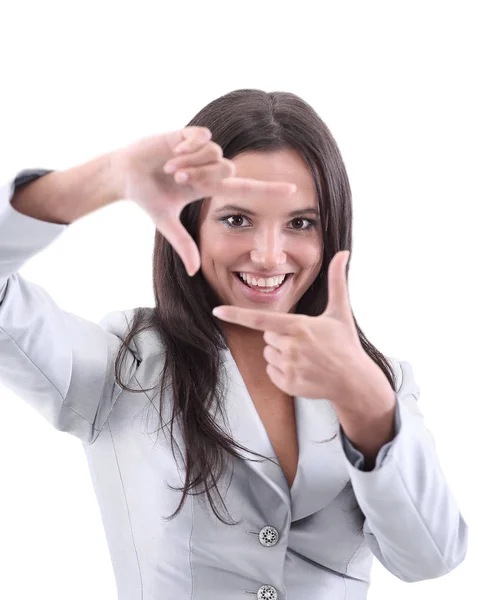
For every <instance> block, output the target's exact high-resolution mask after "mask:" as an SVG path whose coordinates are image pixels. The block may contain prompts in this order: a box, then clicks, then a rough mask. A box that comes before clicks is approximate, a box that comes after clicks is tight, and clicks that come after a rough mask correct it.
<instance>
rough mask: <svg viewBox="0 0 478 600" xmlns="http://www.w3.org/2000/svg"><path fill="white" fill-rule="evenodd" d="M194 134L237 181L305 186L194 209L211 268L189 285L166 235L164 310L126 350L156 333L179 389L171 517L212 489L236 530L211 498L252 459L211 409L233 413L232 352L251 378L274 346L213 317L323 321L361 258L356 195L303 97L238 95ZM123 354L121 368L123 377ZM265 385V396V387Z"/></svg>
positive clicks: (159, 285)
mask: <svg viewBox="0 0 478 600" xmlns="http://www.w3.org/2000/svg"><path fill="white" fill-rule="evenodd" d="M188 126H199V127H207V128H208V129H209V130H210V131H211V139H212V140H213V141H214V142H216V143H217V144H218V145H219V146H220V147H221V148H222V151H223V155H224V157H225V158H227V159H230V160H232V162H233V164H234V166H235V171H236V173H235V174H236V175H237V176H239V177H242V178H245V179H255V180H263V181H271V182H272V181H287V182H290V183H294V184H296V186H297V190H296V192H295V193H294V194H292V195H290V196H286V197H279V196H277V197H276V198H275V199H267V200H265V199H264V200H263V201H262V202H254V201H251V200H250V199H241V200H240V201H237V200H236V201H233V202H231V198H229V197H227V196H226V195H214V196H208V197H205V198H203V199H201V200H199V201H197V202H193V203H191V204H188V205H187V206H186V207H185V208H184V209H183V210H182V212H181V216H180V220H181V223H182V225H183V226H184V227H185V229H186V231H187V232H188V233H189V234H190V235H191V236H192V238H193V240H194V241H195V242H196V244H197V245H198V247H199V250H200V255H201V269H200V271H199V272H198V273H197V274H196V276H194V277H192V278H190V277H188V276H187V274H186V273H185V272H184V269H183V268H182V264H181V258H180V257H179V255H178V254H177V252H175V251H174V248H173V247H172V246H171V244H170V243H169V242H168V240H167V239H166V238H165V237H164V236H163V235H161V234H160V233H159V232H157V233H156V238H155V245H154V260H153V283H154V292H155V298H156V307H155V309H154V310H151V309H139V310H137V311H136V312H135V314H134V318H133V319H132V323H131V330H130V332H129V335H128V336H127V337H126V339H125V340H124V343H123V348H124V349H126V348H127V346H128V344H130V343H131V342H132V340H133V339H134V337H135V336H136V335H137V334H138V333H139V332H141V331H142V330H144V329H153V330H156V331H157V332H158V334H160V335H161V338H162V340H163V343H164V347H165V352H166V356H167V360H166V366H165V377H164V378H163V380H162V382H161V385H162V386H163V385H165V383H164V382H165V381H167V380H168V378H169V379H170V381H171V385H172V398H173V405H174V414H175V415H177V418H178V419H180V420H181V426H182V428H183V431H184V440H185V465H186V469H185V476H186V481H185V485H184V487H183V488H182V492H183V495H182V498H181V501H180V503H179V505H178V507H177V510H176V511H175V512H174V513H173V514H172V515H171V518H173V517H175V516H176V515H177V514H178V513H179V511H180V510H181V509H182V507H183V506H184V503H185V502H186V498H187V494H188V492H190V493H193V492H192V490H193V488H194V490H195V491H196V492H198V493H199V490H201V489H202V492H201V493H205V494H206V495H207V497H208V500H209V502H210V505H211V509H212V510H213V511H214V514H215V515H216V517H217V518H218V519H220V520H221V521H223V522H225V523H226V522H228V520H226V519H224V518H223V516H222V515H221V514H220V512H219V511H218V509H217V507H216V504H215V502H214V500H213V498H212V496H211V495H210V493H209V489H210V488H212V489H217V488H216V486H217V483H218V481H219V480H220V479H221V477H222V476H223V475H224V469H225V468H226V463H225V462H224V460H225V456H226V455H227V454H229V455H230V456H232V457H236V458H241V457H242V455H241V454H240V453H239V452H238V451H239V450H246V448H244V446H241V445H240V444H238V443H237V441H236V440H235V439H234V438H231V437H229V436H227V435H226V434H225V433H224V431H223V430H222V429H221V428H220V427H219V425H218V423H217V422H216V421H214V420H211V419H210V418H209V410H208V408H207V407H208V406H210V403H212V405H213V406H216V407H218V409H221V407H223V406H224V402H225V396H224V392H223V391H222V390H221V388H220V381H222V379H221V363H222V353H223V352H224V351H225V350H226V349H227V350H231V351H233V354H234V358H235V360H236V362H241V363H242V361H245V358H246V357H247V358H248V360H247V362H244V368H243V371H247V370H249V371H251V369H252V367H253V365H259V366H260V367H263V359H262V353H263V349H264V341H263V339H262V335H261V332H257V331H253V330H247V328H244V327H240V326H237V325H234V324H228V323H224V322H218V321H217V320H216V319H214V317H213V316H212V314H211V311H212V309H213V308H214V307H215V306H218V305H220V304H233V305H237V306H242V307H249V308H252V307H261V308H263V309H267V310H271V311H274V312H294V313H297V314H303V315H309V316H317V315H320V314H322V313H323V311H324V310H325V308H326V306H327V301H328V267H329V264H330V262H331V260H332V258H333V257H334V256H335V254H336V253H337V252H339V251H341V250H351V245H352V195H351V190H350V185H349V180H348V176H347V172H346V169H345V165H344V163H343V160H342V157H341V154H340V151H339V148H338V147H337V144H336V142H335V140H334V138H333V136H332V134H331V133H330V131H329V129H328V128H327V126H326V125H325V123H324V122H323V121H322V120H321V119H320V117H319V116H318V115H317V113H316V112H315V110H314V109H313V108H312V107H311V106H310V105H309V104H308V103H307V102H305V101H304V100H302V99H301V98H299V97H298V96H296V95H295V94H291V93H286V92H271V93H266V92H263V91H260V90H253V89H244V90H236V91H233V92H230V93H229V94H226V95H225V96H221V97H220V98H217V99H216V100H214V101H212V102H211V103H210V104H208V105H207V106H205V107H204V108H203V109H202V110H201V111H200V112H199V113H198V114H197V115H196V116H195V117H194V118H193V119H192V120H191V121H190V122H189V123H188ZM309 217H316V222H315V223H313V224H312V223H309V225H310V227H309V226H304V220H305V219H308V218H309ZM226 220H228V224H227V225H226V224H225V222H226ZM349 263H350V261H349ZM238 272H245V273H247V274H251V275H253V274H256V275H257V276H260V275H262V276H263V277H265V276H274V275H280V274H284V273H290V274H291V275H290V276H289V278H288V279H287V280H286V281H285V283H284V284H283V285H282V286H281V287H280V288H278V289H277V290H275V291H273V292H270V293H265V292H260V291H257V290H256V289H252V288H249V287H248V286H247V285H244V284H243V283H242V282H240V281H239V280H238V278H237V276H236V273H238ZM347 272H348V266H347ZM251 282H252V283H253V280H251ZM256 282H257V279H256ZM354 321H355V319H354ZM355 324H356V323H355ZM356 329H357V336H358V338H359V339H360V343H361V346H362V348H363V351H364V352H365V353H366V354H367V355H368V356H369V357H370V359H371V360H373V361H374V362H375V363H376V365H377V368H379V369H381V371H382V372H383V374H384V377H385V378H386V379H387V380H388V382H389V384H390V386H391V387H392V388H394V386H395V384H396V382H395V376H394V370H393V368H392V367H391V365H390V363H389V362H388V361H387V359H386V358H385V357H384V356H383V354H381V353H380V352H379V351H378V350H377V349H376V348H375V347H374V346H373V345H372V344H371V343H370V342H369V341H368V339H367V338H366V336H365V335H364V333H363V332H362V331H361V329H360V327H359V326H358V325H357V324H356ZM124 349H123V350H122V352H121V353H120V354H119V355H118V357H117V361H116V370H117V374H119V370H120V361H121V356H122V353H124ZM185 357H188V359H187V360H185ZM262 370H263V369H262ZM254 371H257V369H256V368H255V369H254ZM258 377H259V375H257V376H254V380H257V378H258ZM198 381H201V382H202V383H201V386H198ZM259 385H260V387H261V388H263V387H264V385H265V381H261V382H260V383H259ZM125 389H128V388H127V387H126V388H125ZM161 390H162V391H161V393H163V391H164V388H163V387H162V388H161ZM249 449H250V448H249ZM225 453H226V454H225ZM260 456H262V455H260ZM262 457H263V456H262ZM263 458H264V457H263ZM225 508H226V511H227V507H225Z"/></svg>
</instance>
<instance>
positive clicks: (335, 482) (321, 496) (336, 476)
mask: <svg viewBox="0 0 478 600" xmlns="http://www.w3.org/2000/svg"><path fill="white" fill-rule="evenodd" d="M223 366H224V372H225V374H226V375H227V395H226V405H225V407H224V411H225V415H226V417H227V424H226V425H227V426H228V428H229V433H230V435H231V436H232V437H233V439H234V440H235V441H236V442H237V443H239V444H241V445H243V446H244V447H246V448H248V449H249V450H252V451H254V452H258V453H259V454H262V455H264V456H267V457H269V458H271V459H272V460H273V461H274V463H272V462H270V461H266V460H264V459H261V458H260V457H256V456H254V455H249V454H246V453H245V456H247V458H248V459H249V458H250V459H252V460H247V461H246V464H247V466H248V467H249V468H251V469H252V470H253V471H255V472H256V473H257V474H258V475H259V476H260V477H261V478H262V479H263V480H264V481H265V482H266V483H267V484H268V485H270V486H271V487H272V488H273V489H274V490H275V491H276V493H277V494H278V495H279V496H280V498H281V499H282V501H283V502H284V503H285V504H286V505H287V506H288V507H289V509H290V510H291V518H292V520H293V521H294V520H297V519H302V518H304V517H306V516H308V515H310V514H312V513H314V512H316V511H318V510H320V509H321V508H323V507H324V506H326V505H327V504H329V503H330V502H331V500H333V499H334V498H335V497H336V496H337V495H338V494H339V493H340V491H341V490H342V489H343V488H344V487H345V485H346V484H347V482H348V481H349V479H350V478H349V474H348V470H347V466H346V463H345V457H344V454H343V450H342V446H341V441H340V436H339V421H338V418H337V415H336V413H335V411H334V408H333V406H332V404H331V402H330V401H329V400H326V399H319V400H313V399H309V398H301V397H296V398H295V399H294V402H295V410H296V421H297V435H298V441H299V463H298V468H297V474H296V477H295V479H294V483H293V485H292V488H291V489H290V490H289V485H288V483H287V479H286V477H285V475H284V472H283V471H282V468H281V467H280V465H279V461H278V459H277V456H276V454H275V452H274V448H273V446H272V444H271V442H270V440H269V437H268V435H267V432H266V429H265V427H264V425H263V424H262V421H261V419H260V417H259V414H258V413H257V411H256V408H255V406H254V402H253V401H252V398H251V396H250V394H249V392H248V391H247V387H246V384H245V382H244V379H243V378H242V375H241V373H240V371H239V369H238V367H237V364H236V362H235V360H234V358H233V356H232V354H231V352H230V350H229V349H228V350H226V351H225V352H224V363H223Z"/></svg>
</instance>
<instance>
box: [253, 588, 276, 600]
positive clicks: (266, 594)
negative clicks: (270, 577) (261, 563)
mask: <svg viewBox="0 0 478 600" xmlns="http://www.w3.org/2000/svg"><path fill="white" fill-rule="evenodd" d="M257 598H258V600H277V590H276V589H275V587H273V586H272V585H263V586H262V587H260V588H259V589H258V590H257Z"/></svg>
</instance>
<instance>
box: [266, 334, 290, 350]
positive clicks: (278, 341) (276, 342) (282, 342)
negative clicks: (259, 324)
mask: <svg viewBox="0 0 478 600" xmlns="http://www.w3.org/2000/svg"><path fill="white" fill-rule="evenodd" d="M262 337H263V339H264V341H265V343H266V344H269V346H272V347H273V348H275V349H276V350H278V351H279V352H283V351H284V350H285V348H286V343H287V339H288V336H285V335H280V334H278V333H275V331H266V332H265V333H264V335H263V336H262Z"/></svg>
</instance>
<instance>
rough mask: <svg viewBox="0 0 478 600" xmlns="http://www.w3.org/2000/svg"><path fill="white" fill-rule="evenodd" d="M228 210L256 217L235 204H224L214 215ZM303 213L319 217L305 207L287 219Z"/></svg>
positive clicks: (312, 209) (248, 210)
mask: <svg viewBox="0 0 478 600" xmlns="http://www.w3.org/2000/svg"><path fill="white" fill-rule="evenodd" d="M229 210H236V211H238V212H242V213H244V214H245V215H251V216H252V217H255V216H256V213H255V212H254V211H253V210H251V209H250V208H244V207H242V206H238V205H237V204H225V205H224V206H221V208H218V209H217V210H215V211H214V214H217V213H220V212H224V211H229ZM304 213H313V214H314V215H316V216H319V211H318V209H317V208H312V207H307V208H300V209H299V210H293V211H292V212H290V213H289V215H288V216H289V217H295V216H296V215H303V214H304Z"/></svg>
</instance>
